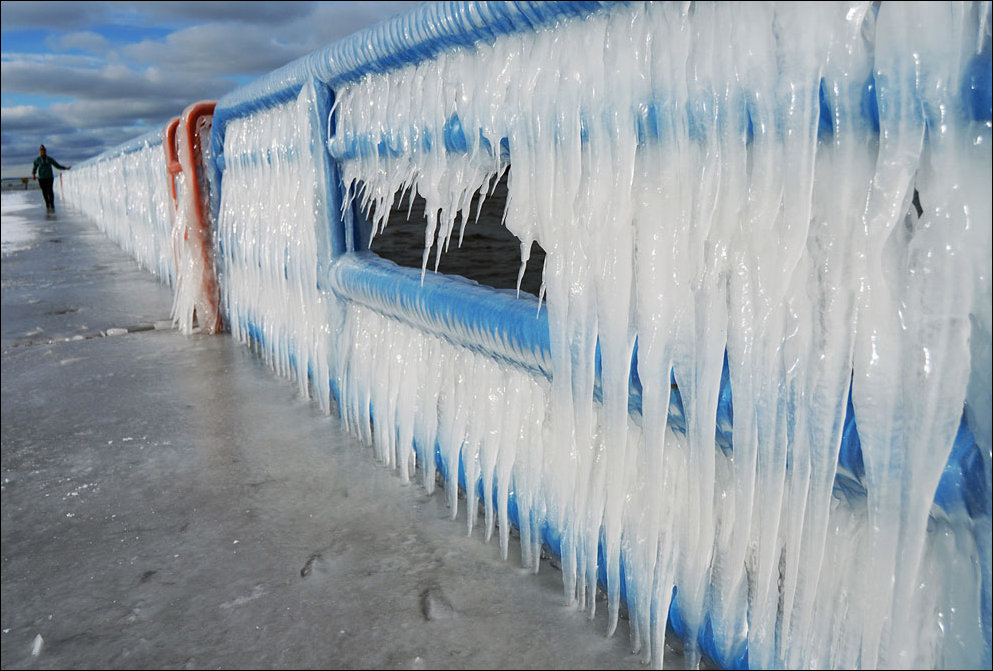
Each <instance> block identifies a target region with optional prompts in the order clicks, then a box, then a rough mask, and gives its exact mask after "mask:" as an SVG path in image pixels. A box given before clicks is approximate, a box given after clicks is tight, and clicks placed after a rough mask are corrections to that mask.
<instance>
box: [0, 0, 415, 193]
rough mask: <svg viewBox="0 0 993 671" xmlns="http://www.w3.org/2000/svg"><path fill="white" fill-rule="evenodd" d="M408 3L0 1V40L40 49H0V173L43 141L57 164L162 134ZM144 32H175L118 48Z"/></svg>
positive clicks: (30, 157) (32, 152) (29, 157)
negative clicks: (171, 123)
mask: <svg viewBox="0 0 993 671" xmlns="http://www.w3.org/2000/svg"><path fill="white" fill-rule="evenodd" d="M417 4H420V3H418V2H278V3H276V2H141V3H135V2H62V3H49V2H8V1H7V0H4V2H3V4H2V19H3V21H2V24H3V25H2V30H3V34H4V45H5V46H8V45H15V44H17V45H19V46H18V47H17V48H19V49H24V50H26V51H30V50H33V49H34V48H35V47H36V46H41V47H47V48H48V49H49V53H44V52H41V53H10V52H4V53H3V56H2V63H0V66H2V78H3V96H4V104H5V105H6V107H4V108H3V132H2V148H3V173H4V174H5V175H6V174H8V172H9V166H12V165H15V164H16V163H17V162H18V161H25V160H26V161H27V163H28V165H30V161H31V160H33V158H34V156H35V155H37V150H38V144H39V142H40V141H42V140H44V141H45V143H46V145H48V144H51V145H52V152H53V155H55V156H57V157H58V159H59V160H60V161H70V162H78V161H80V160H84V159H86V158H90V157H91V156H94V155H96V154H98V153H100V152H101V151H103V150H105V149H108V148H111V147H113V146H116V145H117V144H120V143H121V142H125V141H127V140H130V139H132V138H134V137H136V136H138V135H141V134H143V133H144V132H148V130H149V129H152V128H155V127H156V126H158V127H161V125H163V124H164V123H165V122H166V121H167V120H168V119H169V118H171V117H173V116H176V115H178V114H181V113H182V111H183V109H185V108H186V106H187V105H189V104H190V103H192V102H196V101H198V100H216V99H218V98H220V97H221V96H223V95H225V94H226V93H228V92H230V91H231V90H232V89H233V88H234V87H235V86H236V84H235V81H244V80H245V78H246V77H247V78H250V77H257V76H262V75H264V74H266V73H268V72H271V71H272V70H275V69H278V68H280V67H282V66H283V65H285V64H287V63H289V62H291V61H293V60H296V59H297V58H300V57H302V56H304V55H306V54H308V53H311V52H312V51H314V50H316V49H320V48H322V47H324V46H326V45H329V44H331V43H332V42H334V41H336V40H339V39H342V38H344V37H347V36H348V35H350V34H352V33H354V32H355V31H356V30H359V29H361V28H364V27H366V26H369V25H371V24H374V23H377V22H379V21H382V20H385V19H387V18H389V17H390V16H392V15H394V14H397V13H399V12H405V11H408V10H410V9H411V8H412V7H413V6H414V5H417ZM114 27H116V28H117V29H120V28H121V27H128V30H127V31H123V32H121V31H119V30H117V31H115V30H114ZM142 27H154V28H155V29H156V32H155V34H161V30H162V28H166V29H173V30H172V32H170V33H169V34H168V35H167V36H166V37H165V38H161V39H153V38H146V39H141V40H139V41H135V42H131V43H125V44H121V42H120V35H124V34H140V33H141V28H142ZM27 29H31V30H35V29H40V30H43V31H47V32H48V34H47V36H46V37H44V38H43V40H42V41H41V42H39V41H38V40H37V39H36V38H34V37H33V36H31V37H28V36H27V35H24V36H22V35H18V34H17V31H19V30H27ZM66 52H74V53H66ZM39 98H40V99H45V98H47V99H49V100H51V101H52V102H51V103H50V104H47V105H46V104H44V103H38V100H39ZM56 147H59V150H56Z"/></svg>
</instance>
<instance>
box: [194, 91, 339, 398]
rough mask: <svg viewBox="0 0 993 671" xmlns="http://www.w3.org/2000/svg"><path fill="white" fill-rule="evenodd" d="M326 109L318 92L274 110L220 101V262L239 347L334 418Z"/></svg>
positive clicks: (272, 105)
mask: <svg viewBox="0 0 993 671" xmlns="http://www.w3.org/2000/svg"><path fill="white" fill-rule="evenodd" d="M317 109H318V106H317V89H316V88H315V86H314V84H313V83H310V82H308V83H306V84H304V85H301V86H300V87H299V88H298V89H297V90H296V91H295V92H292V93H288V94H286V95H284V96H282V97H281V98H278V99H271V100H270V101H269V104H266V105H263V104H259V105H246V106H239V105H237V103H236V104H235V105H234V106H231V105H229V104H228V101H227V100H226V99H222V100H221V101H220V103H219V105H218V108H217V109H216V110H215V111H216V115H215V116H216V117H217V119H218V121H217V124H216V125H217V126H218V127H219V132H218V131H215V132H214V136H213V137H214V139H215V140H216V141H217V142H216V144H215V146H216V147H221V148H222V149H221V150H219V151H218V157H219V158H220V161H221V162H222V163H223V170H222V171H219V172H218V173H217V175H216V177H215V183H216V184H219V185H220V186H221V189H220V191H221V195H220V199H219V202H218V204H217V213H216V219H217V240H218V249H217V252H218V256H217V262H218V269H219V274H220V278H221V283H220V286H221V300H222V306H223V312H224V315H225V318H226V320H227V321H228V323H229V326H230V330H231V333H232V334H233V335H234V337H236V338H237V339H239V340H241V341H243V342H251V343H253V344H254V345H255V346H256V347H257V348H258V349H259V351H260V352H261V353H262V354H263V355H264V357H265V358H266V360H267V361H268V362H269V363H270V364H271V365H272V366H273V367H274V368H275V369H276V370H277V371H278V372H279V373H280V374H283V375H286V376H291V377H294V378H295V379H296V380H297V382H298V383H299V385H300V390H301V393H303V394H308V393H312V394H313V395H314V396H315V397H317V398H318V399H319V400H320V402H321V404H322V406H324V407H325V408H328V407H330V406H329V404H330V388H331V387H330V384H331V383H330V373H329V365H330V359H329V356H330V337H331V323H332V316H331V313H330V311H329V306H328V304H327V301H326V298H325V296H324V294H323V293H322V292H321V291H320V290H319V282H318V270H319V268H320V267H322V264H323V265H324V266H326V264H327V263H328V262H330V259H331V249H330V242H329V235H330V226H329V218H328V207H329V205H328V202H327V199H328V197H329V196H328V193H329V191H328V189H327V187H326V184H325V176H324V164H323V161H324V160H325V159H324V157H325V152H324V148H323V142H322V141H321V137H322V135H323V124H324V122H322V121H321V119H320V117H319V116H318V114H317V112H316V110H317ZM324 119H325V120H326V116H325V117H324ZM311 380H313V384H311Z"/></svg>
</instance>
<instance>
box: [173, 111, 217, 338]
mask: <svg viewBox="0 0 993 671" xmlns="http://www.w3.org/2000/svg"><path fill="white" fill-rule="evenodd" d="M214 106H215V103H214V102H211V101H202V102H199V103H195V104H193V105H190V106H189V107H187V108H186V110H185V111H184V112H183V116H182V117H180V118H179V119H178V121H177V122H176V123H175V132H170V131H171V130H172V129H173V128H174V126H173V125H172V124H170V126H169V127H168V128H167V130H166V133H165V134H164V136H163V145H164V146H165V147H166V148H167V153H168V154H169V157H168V158H169V161H168V165H167V171H168V174H169V175H170V176H171V179H172V188H173V189H174V190H175V204H176V213H175V219H174V221H173V228H172V236H173V258H174V260H175V264H176V277H177V281H176V290H175V293H174V296H173V306H172V319H173V323H174V324H176V326H177V327H178V328H179V330H180V331H182V332H183V333H186V334H190V333H192V332H193V329H194V325H196V327H198V328H199V329H200V331H201V332H203V333H207V334H212V333H216V332H217V331H219V330H220V329H221V327H222V324H221V315H220V306H219V300H220V299H219V289H218V286H217V278H216V271H215V262H214V241H213V227H212V226H211V225H210V184H209V183H208V178H207V175H208V171H207V170H206V164H207V162H209V161H210V130H211V122H212V118H213V112H214ZM173 150H174V151H173Z"/></svg>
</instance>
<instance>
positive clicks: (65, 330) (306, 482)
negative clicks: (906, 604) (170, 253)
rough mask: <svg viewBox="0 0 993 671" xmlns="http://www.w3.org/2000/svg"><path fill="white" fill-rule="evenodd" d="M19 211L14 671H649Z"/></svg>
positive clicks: (295, 401)
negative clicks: (22, 232) (22, 230)
mask: <svg viewBox="0 0 993 671" xmlns="http://www.w3.org/2000/svg"><path fill="white" fill-rule="evenodd" d="M29 196H34V197H35V198H34V200H31V201H29V202H30V204H31V205H32V207H30V208H28V209H26V210H22V211H21V212H19V213H18V214H19V215H20V216H21V217H23V218H24V222H22V223H23V224H24V225H25V226H26V227H27V228H28V229H30V230H29V233H30V234H31V235H30V236H29V241H28V242H27V243H25V244H26V246H27V248H25V249H20V250H19V251H14V252H12V253H9V254H8V253H7V251H8V248H7V246H6V245H5V246H4V252H5V253H4V256H3V263H2V282H3V292H2V293H3V302H2V344H3V362H2V363H3V367H2V409H3V410H2V478H3V480H2V499H0V501H2V522H3V524H2V554H3V558H2V561H3V563H2V569H3V572H2V604H3V606H2V639H0V641H2V668H4V669H13V668H32V669H83V668H106V669H109V668H117V669H149V668H161V669H167V668H243V669H247V668H398V669H402V668H439V669H460V668H466V669H472V668H479V669H484V668H533V669H544V668H610V669H622V668H632V669H634V668H644V667H642V666H641V665H640V664H639V663H638V661H637V657H636V656H634V655H630V654H628V639H627V628H626V626H624V627H622V628H621V629H620V630H619V631H618V634H617V635H616V636H615V637H614V638H613V639H608V638H606V637H605V635H604V631H605V629H606V627H605V624H604V623H603V622H601V621H599V619H598V621H596V622H589V621H588V620H587V619H586V617H585V614H584V613H582V612H580V611H576V610H573V609H571V608H568V607H565V606H563V599H562V581H561V576H560V575H559V573H558V571H557V570H555V569H554V568H552V567H551V566H550V565H549V564H548V562H544V565H543V566H542V569H541V572H540V573H539V575H538V576H532V575H530V574H528V573H526V572H525V571H523V570H521V569H520V568H519V565H518V563H517V561H515V560H514V559H513V558H514V557H518V558H519V557H520V552H519V550H518V549H515V548H512V549H511V552H510V557H511V560H510V561H508V562H504V561H502V560H501V559H500V558H499V544H498V542H497V541H496V539H495V538H494V540H493V541H491V542H490V543H488V544H487V543H485V542H484V541H483V540H482V539H481V538H479V537H478V535H477V536H476V537H473V538H467V537H466V536H465V533H464V529H465V520H464V517H463V516H464V514H465V513H464V506H462V511H461V512H460V518H459V519H458V520H456V521H451V520H450V519H449V518H448V510H447V508H446V506H445V503H444V495H443V493H442V492H440V491H439V492H437V493H436V494H435V496H433V497H428V496H427V495H426V494H425V493H424V490H423V489H421V488H420V487H419V486H417V485H407V486H403V485H401V483H400V480H399V478H398V477H397V476H396V475H394V474H393V473H392V472H391V471H389V470H387V469H385V468H383V467H382V466H380V465H378V464H377V463H376V462H375V461H373V459H372V455H371V450H369V449H366V448H364V447H362V446H361V445H360V444H358V443H356V442H355V441H354V440H353V439H352V438H350V437H349V436H347V435H346V434H345V433H344V432H343V430H342V428H341V426H340V424H339V423H338V421H337V419H335V418H334V417H327V416H323V415H322V414H321V413H320V412H319V411H318V410H317V408H316V407H315V406H314V405H313V404H312V403H311V402H310V401H308V400H306V399H301V398H300V397H298V396H297V394H296V387H295V385H293V384H291V383H290V382H288V381H286V380H282V379H280V378H278V377H276V376H275V375H274V374H273V373H272V372H271V371H270V370H269V369H268V368H266V367H265V365H264V364H263V362H262V361H260V360H259V359H258V358H257V357H256V356H255V355H254V354H253V353H252V352H251V351H250V350H249V349H248V348H246V347H244V346H241V345H239V344H237V343H236V342H234V341H233V340H232V339H231V338H230V337H229V336H226V335H221V336H214V337H206V336H199V335H194V336H192V337H184V336H182V335H181V334H180V333H178V332H177V331H174V330H171V329H169V328H164V329H163V328H161V326H162V325H163V323H162V322H163V321H164V320H168V317H169V308H170V305H171V293H170V290H169V289H168V288H167V287H165V286H164V285H161V284H159V283H158V282H157V281H156V280H155V279H154V277H153V276H152V275H150V274H149V273H147V272H145V271H143V270H140V269H138V268H137V267H136V266H135V264H134V263H133V262H132V261H131V260H130V259H129V258H128V257H127V256H126V255H125V254H124V253H123V252H122V251H121V250H120V249H118V248H117V247H116V246H115V245H114V244H113V243H112V242H110V241H109V240H108V239H107V238H106V237H105V236H104V235H103V234H102V233H101V232H100V231H98V230H97V229H96V228H95V227H94V226H92V225H91V224H90V223H88V222H86V221H84V220H81V219H80V218H77V217H76V216H74V215H73V214H71V213H69V214H66V213H64V212H60V213H59V214H58V215H57V216H56V217H55V218H47V219H46V218H45V215H44V210H43V206H42V203H41V197H40V195H38V194H37V193H31V194H29ZM3 198H4V201H5V206H6V205H7V204H8V201H7V198H8V195H7V194H4V196H3ZM35 201H37V202H35ZM60 205H61V203H60ZM5 209H6V207H5ZM4 216H5V217H7V215H6V214H5V215H4ZM156 325H158V326H159V327H160V328H156ZM482 526H483V525H481V524H480V525H477V526H476V528H477V530H478V529H479V528H480V527H482ZM606 611H607V609H606V608H605V607H604V608H599V609H598V610H597V612H598V613H600V614H601V615H602V616H605V615H606ZM625 624H626V623H625ZM672 663H673V664H678V663H679V662H678V661H675V660H673V662H672Z"/></svg>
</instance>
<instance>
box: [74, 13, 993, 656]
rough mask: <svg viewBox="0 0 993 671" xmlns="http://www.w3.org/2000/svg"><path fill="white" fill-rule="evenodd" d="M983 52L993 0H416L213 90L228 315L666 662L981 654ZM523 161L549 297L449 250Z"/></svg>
mask: <svg viewBox="0 0 993 671" xmlns="http://www.w3.org/2000/svg"><path fill="white" fill-rule="evenodd" d="M990 73H991V68H990V3H988V2H986V3H906V4H904V3H888V2H883V3H803V4H800V3H797V4H790V3H783V4H776V3H773V4H764V3H647V4H646V3H616V4H615V3H602V2H556V3H545V2H534V3H530V2H529V3H515V2H487V3H477V2H445V3H435V4H430V5H425V6H422V7H420V8H418V9H417V10H415V11H413V12H411V13H410V14H407V15H405V16H402V17H398V18H397V19H394V20H392V21H390V22H387V23H385V24H382V25H380V26H376V27H373V28H371V29H368V30H364V31H361V32H359V33H357V34H355V35H353V36H352V37H350V38H348V39H346V40H343V41H341V42H339V43H336V44H334V45H331V46H329V47H328V48H326V49H323V50H320V51H318V52H315V53H314V54H311V55H310V56H308V57H306V58H304V59H301V60H299V61H297V62H295V63H292V64H290V65H288V66H286V67H284V68H282V69H280V70H277V71H275V72H273V73H271V74H270V75H268V76H266V77H263V78H261V79H260V80H258V81H257V82H255V83H253V84H251V85H249V86H246V87H244V88H242V89H239V90H237V91H235V92H233V93H231V94H229V95H228V96H226V97H224V98H222V99H221V100H220V101H218V104H217V106H216V108H215V110H214V117H213V128H212V131H211V133H212V134H211V141H210V143H209V145H210V146H209V151H210V153H211V155H212V157H213V159H212V170H210V175H209V182H210V197H211V199H212V200H211V210H212V216H213V221H214V224H215V227H216V228H215V231H214V238H215V240H216V243H217V246H216V251H215V253H216V261H217V268H218V283H219V286H220V291H221V307H222V312H223V314H224V317H225V319H226V321H227V322H228V323H229V325H230V327H231V330H232V333H233V334H234V335H235V336H236V337H238V338H239V339H241V340H243V341H245V342H250V343H251V344H252V345H253V346H254V347H257V348H258V350H259V351H260V352H261V353H262V354H263V355H264V356H265V357H266V358H267V360H268V361H269V362H270V363H271V364H272V365H273V366H274V367H275V368H276V369H277V370H278V371H280V372H281V373H284V374H287V375H293V376H295V377H296V378H297V379H298V381H299V383H300V388H301V391H302V392H309V393H312V394H314V395H315V396H317V397H318V399H319V400H320V401H321V403H322V405H323V406H324V407H326V408H331V407H332V406H334V407H335V408H336V409H337V410H338V411H339V412H340V414H341V415H342V417H343V418H344V420H345V422H346V423H347V424H348V426H349V427H350V428H351V429H352V430H354V431H355V432H356V433H357V434H358V435H360V436H362V437H363V438H365V439H366V440H367V441H369V442H370V443H372V444H373V445H374V446H375V453H376V455H377V457H378V458H380V459H381V460H382V461H384V462H385V463H387V464H390V465H394V466H396V467H397V468H398V469H399V471H400V473H401V475H402V476H403V477H410V476H414V475H415V474H418V473H419V474H420V477H421V478H422V481H423V482H424V484H425V486H426V487H427V488H428V489H429V490H430V489H432V488H433V487H434V483H435V479H434V478H435V474H436V472H440V474H441V477H442V478H443V479H444V480H445V482H446V489H447V493H448V496H449V497H450V498H449V500H450V503H451V506H452V514H453V516H455V514H456V512H457V510H458V506H459V504H458V496H457V491H458V485H461V486H462V487H463V488H464V489H465V491H466V493H467V495H468V499H469V500H468V501H467V504H468V505H467V509H468V511H469V514H468V515H467V522H468V524H469V526H470V528H471V527H472V525H473V524H475V523H476V508H477V501H478V498H477V497H481V499H482V507H483V509H484V511H485V512H484V520H483V523H484V524H485V529H486V533H487V536H489V535H490V534H491V533H492V532H493V531H494V530H495V529H496V528H497V526H498V527H499V533H500V540H501V543H502V548H503V550H504V552H506V551H507V548H508V545H509V530H510V527H511V525H512V524H513V525H516V526H517V527H518V528H519V530H520V534H521V541H522V542H521V546H522V553H523V555H522V561H523V563H524V564H525V565H527V566H529V567H531V568H533V569H534V570H537V567H538V565H539V557H540V552H541V548H542V547H543V546H544V547H545V548H548V549H550V550H551V551H552V552H554V553H555V554H557V555H559V556H560V557H561V559H562V567H563V586H564V591H565V595H566V598H567V599H568V600H569V601H571V602H573V603H576V604H578V605H580V606H582V607H585V608H587V609H588V610H589V612H590V614H591V615H592V613H593V610H594V608H595V607H596V605H597V585H598V584H600V585H603V586H604V587H605V589H606V593H607V606H608V609H609V614H610V618H609V621H610V629H611V631H612V630H613V628H614V626H615V625H616V623H617V620H618V618H619V615H620V607H621V602H622V601H623V602H624V603H625V604H626V607H627V614H628V617H629V623H630V629H631V632H632V637H633V644H634V647H635V649H636V650H637V651H638V652H639V653H640V654H641V655H643V656H644V658H645V659H646V660H651V661H652V662H654V663H655V664H658V663H660V661H661V654H662V646H663V638H664V636H665V633H666V631H667V629H670V628H671V629H672V630H673V631H674V632H675V633H676V634H678V635H679V636H680V637H681V638H682V639H683V641H684V650H685V654H686V660H687V662H688V664H690V665H694V664H695V663H696V662H697V661H698V660H699V659H700V656H701V655H702V654H707V655H708V656H709V657H710V658H712V659H713V660H714V661H715V662H716V663H717V664H719V665H721V666H726V667H737V666H744V665H747V666H749V667H752V668H765V667H773V666H786V667H790V668H792V667H801V666H803V667H844V668H848V667H865V668H871V667H877V666H892V667H917V666H920V667H989V666H990V663H991V652H990V650H991V643H990V640H991V633H990V623H991V613H990V610H991V608H990V598H991V597H990V582H991V579H990V566H991V561H990V552H991V521H990V520H991V510H990V508H991V503H990V501H991V446H990V443H991V438H990V435H991V425H990V418H991V414H993V412H991V395H990V390H991V381H990V376H991V367H990V342H991V338H990V330H991V327H990V323H991V293H990V265H991V261H990V259H991V252H990V229H991V204H990V201H991V196H990V181H991V167H990V166H991V155H990V141H991V130H990V121H991V117H993V109H991V107H993V104H991V101H990V100H991V99H990V91H991V85H990ZM332 111H333V113H332ZM118 154H120V155H123V150H122V151H119V152H117V153H115V154H114V157H113V160H120V156H118ZM99 162H100V161H99V160H98V161H95V163H97V164H99ZM132 164H133V162H132V163H129V162H127V161H122V162H120V163H117V164H114V165H110V164H108V165H107V166H106V170H107V172H108V173H109V178H110V179H121V180H123V178H122V177H120V176H119V175H118V174H117V173H118V172H123V171H125V170H127V169H130V167H131V165H132ZM507 171H509V177H510V179H509V199H508V204H507V207H506V216H505V223H506V225H507V227H508V228H509V229H510V230H511V231H512V232H513V233H515V234H516V235H517V236H518V237H519V238H520V239H521V241H522V251H523V252H524V256H526V253H527V252H526V250H528V249H530V243H531V242H532V241H537V242H539V243H540V245H541V247H542V248H543V249H544V250H545V254H546V256H545V267H544V283H545V284H544V288H543V291H542V294H543V296H542V298H543V299H545V302H544V304H539V301H538V299H537V298H535V297H533V296H530V295H523V294H522V295H521V296H520V297H517V296H515V295H514V292H505V291H496V290H492V289H489V288H486V287H482V286H479V285H477V284H475V283H472V282H468V281H465V280H461V279H458V278H451V277H446V276H443V275H440V274H436V273H434V272H431V271H430V269H431V268H434V267H435V265H434V264H435V263H436V262H437V258H438V257H437V254H439V253H441V252H439V250H441V249H443V248H444V247H445V246H446V245H448V244H457V242H456V241H455V240H451V238H452V237H454V235H455V233H456V231H458V234H459V236H460V238H459V239H461V233H462V231H461V230H460V229H461V228H462V227H464V226H469V227H471V226H472V225H473V224H472V223H471V215H472V214H474V213H470V212H467V211H466V210H467V208H468V206H469V204H470V203H471V202H473V195H474V194H475V193H476V192H478V191H482V192H484V193H485V192H487V189H488V188H489V187H490V186H491V185H492V184H494V183H495V181H496V180H497V179H498V178H499V177H500V176H501V175H502V174H504V173H506V172H507ZM76 173H77V170H75V169H74V170H73V173H72V176H73V177H74V178H75V177H76V176H77V174H76ZM67 177H68V175H67ZM150 182H154V180H150ZM406 192H414V193H417V194H419V195H420V196H421V197H422V198H424V200H425V201H426V203H427V207H426V211H427V213H428V216H427V222H426V225H425V238H424V240H425V245H424V257H423V261H424V267H423V268H422V269H419V270H418V269H407V268H400V267H397V266H396V265H395V264H392V263H391V262H389V261H385V260H383V259H380V258H378V257H376V256H375V255H374V254H371V253H369V252H365V251H362V250H363V249H364V248H365V247H366V245H367V243H368V241H369V239H370V237H371V236H372V235H384V236H388V235H390V231H389V229H388V228H385V227H384V223H385V219H384V217H385V215H386V213H387V212H388V210H389V209H390V205H391V204H392V203H393V202H394V200H395V198H396V196H397V195H398V194H400V193H406ZM94 193H97V192H94ZM111 193H113V192H111ZM67 197H68V196H67ZM80 197H81V198H82V196H80ZM114 202H115V201H113V200H111V201H110V203H111V204H113V203H114ZM122 209H123V208H122ZM108 211H110V210H108ZM98 212H102V210H98ZM365 212H371V213H372V216H371V217H370V219H371V221H366V217H365V215H364V213H365ZM101 216H102V214H101V215H100V216H97V217H96V218H98V220H99V219H100V218H101ZM125 231H126V233H127V234H131V233H130V231H127V230H126V227H125ZM732 401H733V402H732Z"/></svg>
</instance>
